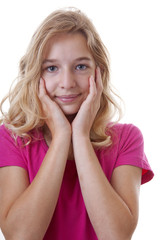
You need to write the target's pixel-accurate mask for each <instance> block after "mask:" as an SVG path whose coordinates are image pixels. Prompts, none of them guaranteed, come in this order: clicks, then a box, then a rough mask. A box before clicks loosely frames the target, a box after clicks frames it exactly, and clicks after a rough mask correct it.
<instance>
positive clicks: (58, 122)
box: [39, 78, 71, 137]
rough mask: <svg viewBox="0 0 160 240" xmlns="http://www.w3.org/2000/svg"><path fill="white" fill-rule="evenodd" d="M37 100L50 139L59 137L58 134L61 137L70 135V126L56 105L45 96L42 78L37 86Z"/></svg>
mask: <svg viewBox="0 0 160 240" xmlns="http://www.w3.org/2000/svg"><path fill="white" fill-rule="evenodd" d="M39 99H40V101H41V103H42V108H43V111H44V114H45V116H46V124H47V126H48V128H49V130H50V132H51V134H52V137H53V136H55V135H56V134H57V136H59V133H62V134H63V135H64V134H65V133H69V134H70V135H71V125H70V123H69V121H68V120H67V118H66V117H65V115H64V113H63V112H62V110H61V109H60V107H59V106H58V105H57V103H56V102H54V101H53V100H52V99H51V98H50V97H49V95H48V94H47V91H46V87H45V81H44V79H43V78H41V79H40V84H39Z"/></svg>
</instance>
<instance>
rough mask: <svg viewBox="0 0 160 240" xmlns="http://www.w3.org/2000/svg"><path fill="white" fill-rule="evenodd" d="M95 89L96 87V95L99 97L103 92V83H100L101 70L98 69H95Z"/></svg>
mask: <svg viewBox="0 0 160 240" xmlns="http://www.w3.org/2000/svg"><path fill="white" fill-rule="evenodd" d="M96 87H97V92H98V94H99V95H101V93H102V90H103V83H102V77H101V70H100V68H99V67H97V68H96Z"/></svg>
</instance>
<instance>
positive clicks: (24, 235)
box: [2, 228, 43, 240]
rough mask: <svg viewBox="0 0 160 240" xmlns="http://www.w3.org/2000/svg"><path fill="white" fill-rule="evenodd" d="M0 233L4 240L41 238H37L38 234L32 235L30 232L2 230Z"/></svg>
mask: <svg viewBox="0 0 160 240" xmlns="http://www.w3.org/2000/svg"><path fill="white" fill-rule="evenodd" d="M2 233H3V235H4V237H5V240H22V239H23V240H42V239H43V237H42V236H39V235H38V234H37V235H36V234H32V233H31V232H30V231H21V230H18V231H9V229H7V231H5V229H3V228H2Z"/></svg>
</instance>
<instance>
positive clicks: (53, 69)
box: [46, 66, 58, 72]
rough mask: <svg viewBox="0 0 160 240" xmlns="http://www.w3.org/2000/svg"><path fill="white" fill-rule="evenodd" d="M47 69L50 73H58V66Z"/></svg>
mask: <svg viewBox="0 0 160 240" xmlns="http://www.w3.org/2000/svg"><path fill="white" fill-rule="evenodd" d="M46 69H47V71H48V72H55V71H57V69H58V68H57V67H56V66H50V67H47V68H46Z"/></svg>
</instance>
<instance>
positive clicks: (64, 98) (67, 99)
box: [55, 94, 81, 103]
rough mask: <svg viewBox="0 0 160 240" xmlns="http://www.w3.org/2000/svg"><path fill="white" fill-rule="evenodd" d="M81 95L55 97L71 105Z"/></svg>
mask: <svg viewBox="0 0 160 240" xmlns="http://www.w3.org/2000/svg"><path fill="white" fill-rule="evenodd" d="M80 95H81V94H71V95H62V96H55V98H56V99H57V100H59V101H61V102H63V103H71V102H74V101H75V100H77V98H78V97H79V96H80Z"/></svg>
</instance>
